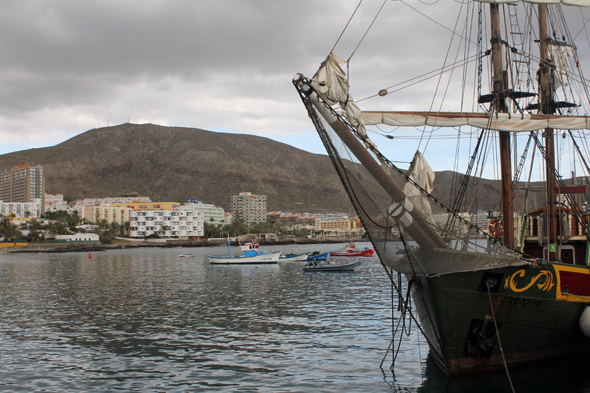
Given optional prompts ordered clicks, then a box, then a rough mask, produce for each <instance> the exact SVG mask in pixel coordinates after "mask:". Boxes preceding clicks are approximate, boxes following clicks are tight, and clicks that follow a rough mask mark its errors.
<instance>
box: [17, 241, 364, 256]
mask: <svg viewBox="0 0 590 393" xmlns="http://www.w3.org/2000/svg"><path fill="white" fill-rule="evenodd" d="M362 241H366V242H368V241H369V239H359V238H352V239H351V238H339V239H321V240H318V239H308V238H298V239H280V240H259V241H258V243H259V244H260V245H261V246H281V245H291V244H306V245H313V244H338V243H350V242H362ZM224 244H226V242H225V241H223V240H212V241H210V240H208V239H205V240H166V241H165V242H149V241H142V242H128V243H114V244H106V243H91V242H87V243H28V244H27V246H26V247H11V248H10V249H6V250H7V251H6V252H7V253H8V254H26V253H67V252H96V251H109V250H121V249H129V248H145V247H153V248H175V247H219V246H222V245H224ZM230 244H231V245H232V246H237V245H238V242H235V241H232V242H230Z"/></svg>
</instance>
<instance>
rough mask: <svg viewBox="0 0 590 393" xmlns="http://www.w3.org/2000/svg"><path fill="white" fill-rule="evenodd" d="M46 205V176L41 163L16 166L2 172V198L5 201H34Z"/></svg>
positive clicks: (0, 180)
mask: <svg viewBox="0 0 590 393" xmlns="http://www.w3.org/2000/svg"><path fill="white" fill-rule="evenodd" d="M36 199H41V209H43V207H44V206H45V176H43V167H42V166H41V165H37V166H29V164H24V165H19V166H15V167H14V168H11V169H10V170H6V171H4V173H2V174H0V200H2V201H3V202H34V201H35V200H36Z"/></svg>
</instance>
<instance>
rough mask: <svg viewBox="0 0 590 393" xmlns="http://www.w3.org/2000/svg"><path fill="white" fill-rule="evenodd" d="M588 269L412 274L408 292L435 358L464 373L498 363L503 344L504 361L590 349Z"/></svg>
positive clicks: (499, 365) (513, 362) (562, 267)
mask: <svg viewBox="0 0 590 393" xmlns="http://www.w3.org/2000/svg"><path fill="white" fill-rule="evenodd" d="M589 273H590V271H589V269H588V267H586V266H572V265H565V264H546V265H541V266H538V267H536V266H535V267H531V266H527V267H503V268H498V269H492V270H482V271H477V272H465V273H451V274H445V275H440V276H436V277H427V276H414V278H413V280H414V281H413V287H412V296H413V299H414V301H415V304H416V308H417V311H418V314H419V316H420V322H421V324H422V327H423V329H424V331H425V334H426V337H427V339H428V341H429V345H430V348H431V353H432V355H433V357H434V358H435V359H436V361H437V362H438V363H439V365H440V366H441V367H442V368H443V369H444V370H445V371H446V372H447V373H449V374H451V375H462V374H469V373H475V372H480V371H489V370H494V369H501V368H503V367H504V359H503V357H502V352H501V349H502V350H503V352H504V358H505V361H506V364H507V365H509V366H510V365H520V364H527V363H532V362H536V361H539V360H545V359H550V358H553V357H558V356H564V355H570V354H575V353H579V352H584V351H588V350H589V349H590V338H588V337H586V336H585V335H584V334H583V333H582V331H581V330H580V327H579V320H580V317H581V315H582V313H583V312H584V310H585V308H586V306H587V304H588V297H589V296H590V280H589V278H590V276H589ZM410 279H411V278H410V277H408V280H410ZM488 285H489V292H488ZM490 298H491V302H490ZM494 319H495V321H494ZM496 325H497V327H498V330H497V331H496ZM500 344H501V345H500Z"/></svg>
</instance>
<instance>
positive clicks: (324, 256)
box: [307, 251, 329, 261]
mask: <svg viewBox="0 0 590 393" xmlns="http://www.w3.org/2000/svg"><path fill="white" fill-rule="evenodd" d="M328 256H329V253H327V252H324V253H320V252H319V251H314V252H312V253H311V254H309V255H308V256H307V260H308V261H317V260H319V259H328Z"/></svg>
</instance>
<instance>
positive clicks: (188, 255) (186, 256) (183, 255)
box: [179, 254, 195, 258]
mask: <svg viewBox="0 0 590 393" xmlns="http://www.w3.org/2000/svg"><path fill="white" fill-rule="evenodd" d="M194 256H195V254H180V255H179V257H180V258H193V257H194Z"/></svg>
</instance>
